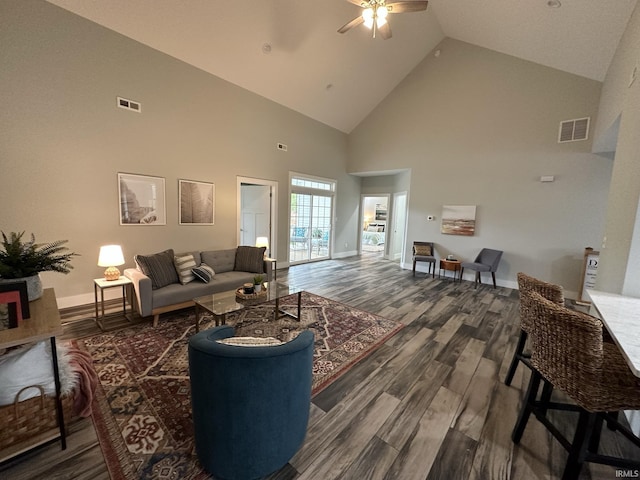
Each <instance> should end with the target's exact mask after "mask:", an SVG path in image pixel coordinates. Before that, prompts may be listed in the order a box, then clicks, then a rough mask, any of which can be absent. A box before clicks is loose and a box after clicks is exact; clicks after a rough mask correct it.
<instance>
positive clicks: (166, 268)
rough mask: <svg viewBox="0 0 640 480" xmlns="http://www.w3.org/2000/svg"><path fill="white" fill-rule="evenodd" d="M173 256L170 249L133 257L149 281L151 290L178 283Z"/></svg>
mask: <svg viewBox="0 0 640 480" xmlns="http://www.w3.org/2000/svg"><path fill="white" fill-rule="evenodd" d="M173 256H174V255H173V249H172V248H170V249H168V250H165V251H164V252H160V253H154V254H152V255H136V256H135V257H134V259H135V261H136V264H138V266H139V267H140V270H142V273H144V274H145V275H146V276H147V277H149V278H150V279H151V288H152V289H153V290H156V289H158V288H162V287H165V286H167V285H171V284H172V283H178V282H179V279H178V272H177V271H176V267H175V266H174V264H173Z"/></svg>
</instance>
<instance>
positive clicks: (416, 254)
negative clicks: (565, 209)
mask: <svg viewBox="0 0 640 480" xmlns="http://www.w3.org/2000/svg"><path fill="white" fill-rule="evenodd" d="M434 253H435V251H434V249H433V242H413V276H414V277H415V276H416V262H426V263H428V264H429V265H427V275H428V274H429V273H431V278H434V277H435V276H436V257H434V256H433V254H434Z"/></svg>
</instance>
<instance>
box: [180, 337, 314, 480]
mask: <svg viewBox="0 0 640 480" xmlns="http://www.w3.org/2000/svg"><path fill="white" fill-rule="evenodd" d="M233 334H234V329H233V327H231V326H228V325H223V326H220V327H216V328H213V329H211V330H206V331H204V332H200V333H198V334H196V335H193V336H192V337H191V338H190V339H189V374H190V376H191V403H192V407H193V424H194V432H195V446H196V453H197V455H198V459H199V460H200V463H201V464H202V466H203V467H204V469H205V470H206V471H207V472H209V473H210V474H212V475H213V476H214V477H215V478H218V479H221V480H244V479H257V478H262V477H265V476H267V475H269V474H271V473H273V472H275V471H277V470H279V469H280V468H282V467H283V466H284V465H286V463H287V462H288V461H289V460H290V459H291V457H293V455H294V454H295V453H296V452H297V451H298V449H299V448H300V447H301V446H302V442H303V441H304V438H305V435H306V431H307V424H308V421H309V407H310V405H311V382H312V366H313V349H314V336H313V333H312V332H311V331H308V330H306V331H304V332H302V333H300V335H298V336H297V337H296V338H295V339H293V340H292V341H290V342H287V343H284V344H282V345H271V346H235V345H226V344H222V343H220V342H218V341H217V340H219V339H223V338H228V337H232V336H233Z"/></svg>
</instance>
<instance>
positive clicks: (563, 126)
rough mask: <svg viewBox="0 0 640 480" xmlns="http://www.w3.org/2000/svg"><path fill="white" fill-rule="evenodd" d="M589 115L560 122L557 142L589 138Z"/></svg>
mask: <svg viewBox="0 0 640 480" xmlns="http://www.w3.org/2000/svg"><path fill="white" fill-rule="evenodd" d="M590 119H591V117H585V118H574V119H573V120H565V121H564V122H560V131H559V132H558V143H565V142H577V141H579V140H586V139H587V138H589V120H590Z"/></svg>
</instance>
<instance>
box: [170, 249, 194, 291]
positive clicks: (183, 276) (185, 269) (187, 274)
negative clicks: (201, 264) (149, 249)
mask: <svg viewBox="0 0 640 480" xmlns="http://www.w3.org/2000/svg"><path fill="white" fill-rule="evenodd" d="M173 263H174V264H175V266H176V271H177V272H178V278H179V279H180V283H181V284H182V285H186V284H187V283H189V282H193V281H194V280H195V279H196V277H195V276H194V275H193V272H192V271H191V270H192V269H193V268H194V267H195V266H196V260H195V259H194V258H193V255H191V254H188V255H181V256H178V255H176V256H175V257H173Z"/></svg>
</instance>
